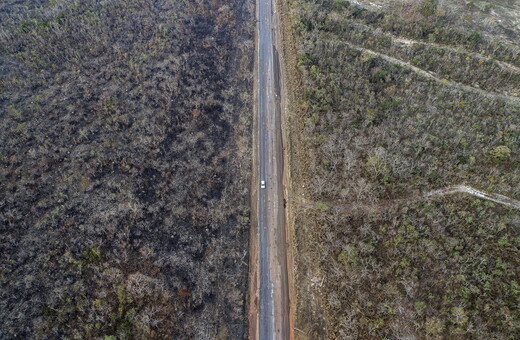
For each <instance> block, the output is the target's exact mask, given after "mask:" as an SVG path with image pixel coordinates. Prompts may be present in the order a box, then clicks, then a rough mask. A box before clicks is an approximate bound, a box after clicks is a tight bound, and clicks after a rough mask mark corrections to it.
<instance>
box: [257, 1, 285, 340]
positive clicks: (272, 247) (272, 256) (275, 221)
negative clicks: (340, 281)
mask: <svg viewBox="0 0 520 340" xmlns="http://www.w3.org/2000/svg"><path fill="white" fill-rule="evenodd" d="M257 6H258V7H257V8H258V11H257V15H258V25H257V29H258V34H257V37H258V41H257V53H258V58H257V61H258V68H257V69H258V91H259V93H258V115H257V119H258V166H259V169H258V176H259V179H260V181H265V183H266V187H265V188H262V187H261V185H260V183H258V186H259V191H258V192H259V194H258V231H259V235H258V236H259V238H258V239H259V241H258V243H259V244H258V249H259V254H258V256H259V257H258V261H259V263H258V267H259V285H260V289H259V290H260V291H259V295H260V296H259V306H258V308H259V320H258V322H259V327H258V332H259V334H258V336H259V339H260V340H270V339H288V338H289V329H288V327H289V301H288V287H287V258H286V239H285V224H284V220H285V215H284V209H283V182H282V178H283V174H282V169H283V159H282V155H283V153H282V137H281V120H280V119H281V118H280V112H281V111H280V80H279V79H280V77H279V74H280V70H279V59H278V53H277V51H276V48H275V42H274V41H275V39H276V27H275V26H274V25H273V3H272V0H257Z"/></svg>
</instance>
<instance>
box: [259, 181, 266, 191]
mask: <svg viewBox="0 0 520 340" xmlns="http://www.w3.org/2000/svg"><path fill="white" fill-rule="evenodd" d="M260 188H262V189H265V181H264V180H261V181H260Z"/></svg>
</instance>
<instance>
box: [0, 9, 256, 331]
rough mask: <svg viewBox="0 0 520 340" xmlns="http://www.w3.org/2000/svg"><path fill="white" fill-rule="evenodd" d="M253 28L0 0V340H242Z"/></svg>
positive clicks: (238, 13) (191, 16)
mask: <svg viewBox="0 0 520 340" xmlns="http://www.w3.org/2000/svg"><path fill="white" fill-rule="evenodd" d="M253 17H254V3H253V1H252V0H231V1H221V0H213V1H184V0H182V1H181V0H179V1H168V0H159V1H155V0H124V1H123V0H114V1H94V0H89V1H82V2H76V1H38V2H30V3H27V2H23V1H8V2H4V3H3V4H2V5H0V131H1V132H0V252H1V254H2V256H1V258H0V320H1V321H0V338H2V339H60V338H69V339H116V338H117V339H150V338H154V339H162V338H165V339H172V338H173V339H210V338H211V339H215V338H222V339H227V338H233V339H239V338H243V337H245V334H247V315H246V310H247V309H246V291H247V289H246V287H247V272H248V264H247V263H248V253H247V249H248V233H249V231H248V226H249V208H248V206H249V202H248V201H249V187H250V179H249V176H250V175H249V174H250V172H251V169H250V167H251V160H250V157H251V156H250V155H251V150H250V149H251V140H250V136H251V127H252V124H251V122H252V98H251V93H252V68H253V53H254V44H253V33H254V26H253V23H254V22H253Z"/></svg>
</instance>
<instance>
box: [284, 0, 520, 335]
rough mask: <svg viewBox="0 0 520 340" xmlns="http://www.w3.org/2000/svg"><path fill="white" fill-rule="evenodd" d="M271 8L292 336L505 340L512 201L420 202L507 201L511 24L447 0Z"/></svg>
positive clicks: (514, 317) (519, 241) (514, 255)
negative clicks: (484, 196)
mask: <svg viewBox="0 0 520 340" xmlns="http://www.w3.org/2000/svg"><path fill="white" fill-rule="evenodd" d="M363 6H365V7H363ZM281 9H282V11H285V16H286V17H289V18H290V22H288V23H287V25H286V26H285V28H284V44H285V45H284V49H285V51H284V58H285V66H286V71H287V74H288V79H287V83H288V86H287V91H288V93H287V95H288V102H289V105H288V112H287V117H286V122H287V124H286V126H287V127H288V129H289V131H288V135H289V140H288V143H287V144H288V150H289V151H288V156H289V160H288V161H289V164H290V165H289V169H290V172H291V183H290V188H291V192H290V196H289V208H290V212H291V218H290V219H289V220H290V221H291V223H292V224H293V225H292V227H291V228H292V230H294V235H293V242H294V254H295V268H294V275H295V286H296V295H297V310H296V313H295V326H296V327H297V329H298V331H297V332H296V333H295V334H296V335H297V337H302V338H312V339H314V338H337V339H430V338H433V339H516V338H518V337H519V336H520V318H519V315H520V311H519V302H520V290H519V286H518V283H519V282H520V271H519V269H518V266H519V259H520V253H519V249H520V248H519V247H520V238H518V228H519V227H520V216H519V211H518V209H515V208H513V207H507V206H502V205H500V204H497V203H492V202H488V201H484V200H481V199H478V198H475V197H473V196H471V195H467V194H462V193H455V194H449V195H444V196H442V195H441V196H432V197H429V198H425V197H426V196H427V195H426V196H425V194H426V193H428V192H430V191H432V190H438V189H442V188H445V187H448V186H451V185H467V186H471V187H474V188H477V189H479V190H483V191H486V192H490V193H497V194H501V195H505V196H508V197H510V198H511V199H515V200H519V199H520V166H519V165H520V164H519V160H520V149H519V145H520V143H519V142H520V139H519V138H520V115H519V113H520V98H519V96H520V92H519V89H520V68H519V67H520V49H519V48H518V36H515V35H514V34H508V32H509V33H511V31H510V30H511V29H512V30H513V31H514V29H516V28H515V27H514V26H512V28H511V27H506V26H504V25H502V26H500V27H498V28H497V29H496V30H490V29H488V28H489V27H488V26H486V25H480V24H479V23H478V22H471V21H470V20H463V19H461V15H462V14H463V15H466V16H471V15H474V16H475V17H479V18H480V17H484V16H486V15H488V16H490V15H491V14H492V13H491V9H490V11H488V12H485V9H482V11H481V12H480V11H479V10H478V9H476V8H475V7H472V6H471V5H468V6H467V7H464V6H462V7H461V6H460V4H457V6H455V5H453V6H451V2H449V1H444V2H435V1H430V0H425V1H416V2H413V1H407V2H404V3H402V2H392V1H385V2H383V1H375V3H370V4H368V2H363V1H361V2H360V3H350V2H348V1H342V0H338V1H320V0H300V1H286V2H284V3H283V5H282V7H281ZM489 13H491V14H489ZM512 13H513V14H514V13H515V12H512ZM508 15H511V13H509V14H508ZM508 29H509V30H508ZM515 39H516V40H515Z"/></svg>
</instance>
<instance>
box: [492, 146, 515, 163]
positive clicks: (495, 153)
mask: <svg viewBox="0 0 520 340" xmlns="http://www.w3.org/2000/svg"><path fill="white" fill-rule="evenodd" d="M489 154H490V155H491V157H492V159H493V160H494V161H495V162H502V161H504V160H506V159H508V158H509V157H511V149H510V148H508V147H507V146H505V145H499V146H497V147H495V148H493V149H491V151H490V152H489Z"/></svg>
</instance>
